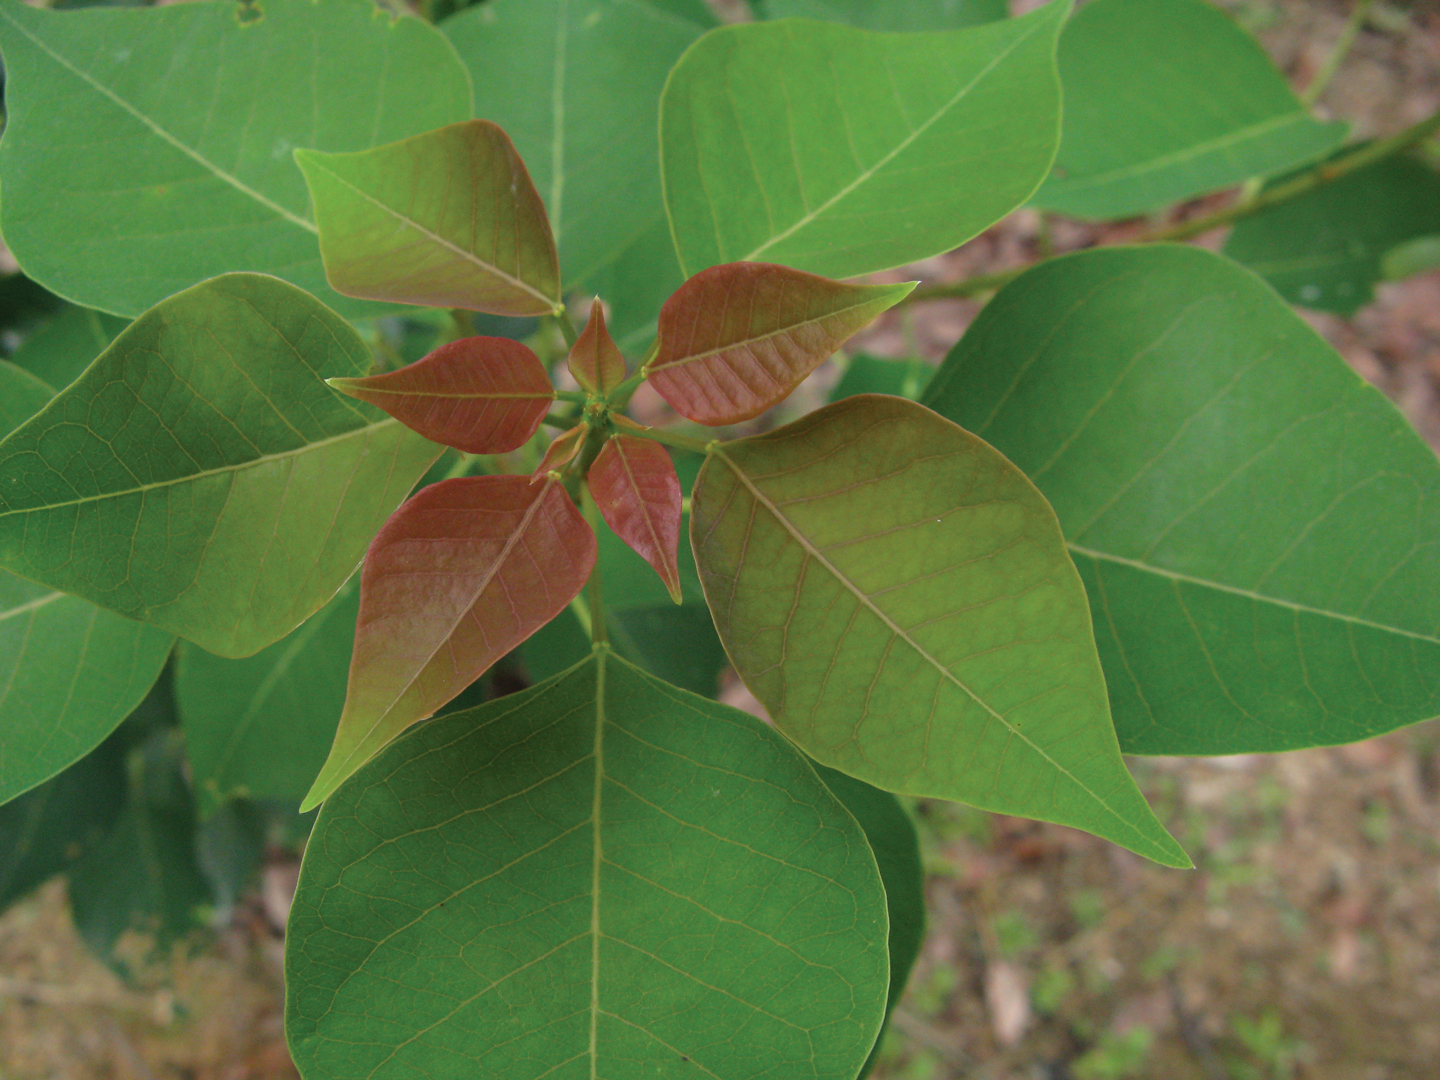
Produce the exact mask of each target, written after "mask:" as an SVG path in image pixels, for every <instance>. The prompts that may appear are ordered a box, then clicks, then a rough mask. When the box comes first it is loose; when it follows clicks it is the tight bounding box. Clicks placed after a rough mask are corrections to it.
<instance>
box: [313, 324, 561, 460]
mask: <svg viewBox="0 0 1440 1080" xmlns="http://www.w3.org/2000/svg"><path fill="white" fill-rule="evenodd" d="M325 381H326V382H328V383H329V384H330V385H331V386H333V387H334V388H335V389H336V390H339V391H340V392H341V393H342V394H349V395H350V396H351V397H354V398H359V399H360V400H361V401H368V402H369V403H370V404H371V405H377V406H379V407H380V408H382V409H384V410H385V411H386V412H388V413H389V414H390V415H391V416H393V417H395V419H396V420H399V421H400V422H401V423H402V424H404V425H405V426H406V427H408V428H411V429H413V430H414V431H418V432H419V433H420V434H421V435H424V436H425V437H426V438H427V439H432V440H434V441H435V442H438V443H444V444H445V445H446V446H453V447H455V449H457V450H463V451H465V452H466V453H467V454H503V453H506V452H508V451H510V450H514V449H516V448H517V447H520V446H524V445H525V443H526V442H527V441H528V440H529V438H530V436H532V435H534V434H535V432H536V431H537V430H538V429H539V427H540V421H541V420H543V419H544V417H545V412H546V410H547V409H549V408H550V403H551V402H552V401H554V400H555V390H554V388H553V387H552V386H551V385H550V377H549V376H548V375H546V374H545V365H544V364H542V363H540V358H539V357H538V356H536V355H535V354H534V353H533V352H531V351H530V350H529V349H528V348H526V347H525V346H524V345H522V344H520V342H518V341H511V340H510V339H509V338H500V337H468V338H461V339H460V340H458V341H452V342H450V343H449V344H448V345H441V346H440V348H438V349H436V350H435V351H434V352H432V353H431V354H430V355H429V356H427V357H425V358H424V359H423V360H417V361H416V362H415V363H413V364H411V365H409V366H408V367H403V368H401V369H400V370H399V371H390V372H386V373H385V374H384V375H371V376H370V377H368V378H364V379H326V380H325Z"/></svg>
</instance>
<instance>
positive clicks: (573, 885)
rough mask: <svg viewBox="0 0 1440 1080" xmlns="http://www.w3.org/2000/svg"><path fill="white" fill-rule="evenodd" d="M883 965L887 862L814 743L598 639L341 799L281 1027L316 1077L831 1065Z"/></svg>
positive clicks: (506, 1078)
mask: <svg viewBox="0 0 1440 1080" xmlns="http://www.w3.org/2000/svg"><path fill="white" fill-rule="evenodd" d="M886 973H887V957H886V915H885V895H884V891H883V888H882V886H881V882H880V878H879V874H878V872H877V870H876V866H875V860H874V857H873V856H872V855H871V853H870V849H869V847H868V845H867V843H866V841H865V837H864V834H863V833H862V831H861V830H860V828H859V826H858V825H857V824H856V823H855V820H854V818H852V817H851V816H850V815H849V814H848V813H846V812H845V811H844V810H843V809H842V808H841V806H840V804H839V803H837V802H836V801H835V799H834V797H833V796H831V795H830V793H829V791H828V790H827V789H826V788H825V787H824V785H823V784H821V783H820V781H819V780H818V778H816V776H815V774H814V772H813V770H811V769H810V767H809V766H808V765H807V764H806V763H805V761H804V759H803V757H802V756H801V755H800V754H799V753H797V752H796V751H795V750H794V749H793V748H792V747H791V746H789V744H788V743H786V742H785V741H784V740H783V739H781V738H780V737H779V736H778V735H777V734H776V733H775V732H773V731H772V730H770V729H769V728H767V727H766V726H765V725H763V724H761V723H760V722H758V721H756V720H754V719H753V718H751V717H748V716H745V715H744V714H741V713H738V712H736V711H735V710H733V709H728V708H726V707H725V706H722V705H718V704H716V703H715V702H711V701H705V700H704V699H702V698H697V697H694V696H693V695H690V694H686V693H684V692H683V691H680V690H676V689H675V688H673V687H667V686H666V685H665V684H664V683H661V682H659V681H658V680H655V679H653V678H651V677H650V676H647V675H644V674H643V673H641V672H640V671H639V670H638V669H636V668H633V667H631V666H630V665H628V664H626V663H625V662H624V661H622V660H619V659H617V658H614V657H611V656H607V655H605V654H603V653H602V654H597V656H595V657H593V658H591V659H587V660H586V661H584V662H582V664H581V665H579V666H577V667H575V668H572V669H571V670H570V671H568V672H566V673H564V674H562V675H559V676H556V677H555V678H553V679H551V680H549V681H548V682H545V683H542V684H541V685H539V686H537V687H534V688H532V689H530V690H527V691H524V692H522V693H520V694H516V695H512V696H510V697H507V698H503V699H501V700H500V701H497V702H493V703H491V704H488V705H485V706H482V707H480V708H479V709H474V710H470V711H468V712H463V713H455V714H452V715H450V716H446V717H442V718H440V719H439V720H436V721H433V722H431V723H429V724H426V725H423V726H421V727H418V728H416V729H414V730H413V731H412V732H411V733H410V734H408V735H406V736H404V737H402V738H401V739H399V740H397V741H396V742H395V743H393V744H392V745H391V746H390V747H388V748H387V749H386V750H385V751H384V752H383V753H382V754H381V755H379V756H378V757H376V758H375V760H374V761H372V762H371V763H369V764H368V765H366V766H365V768H364V769H362V770H361V771H360V772H358V773H357V774H356V775H355V776H354V777H353V778H352V779H351V780H350V781H348V782H347V783H346V784H345V785H344V786H343V787H341V788H340V789H339V790H338V791H337V792H336V793H335V794H334V795H333V796H332V797H331V798H330V799H329V800H327V802H326V803H325V807H324V809H323V810H322V811H321V814H320V819H319V821H318V822H317V824H316V829H315V833H314V835H313V837H312V840H311V843H310V845H309V846H308V848H307V853H306V861H305V866H304V869H303V870H302V873H301V879H300V888H299V891H298V893H297V894H296V899H295V907H294V909H293V910H292V913H291V917H290V926H289V932H288V934H287V938H286V989H287V1002H286V1021H287V1031H288V1034H289V1039H290V1047H291V1052H292V1054H293V1055H294V1057H295V1060H296V1063H297V1064H298V1065H299V1067H300V1068H301V1070H302V1071H303V1072H304V1074H305V1075H306V1076H307V1077H308V1078H310V1080H321V1078H340V1077H370V1078H373V1080H385V1078H399V1077H414V1076H420V1075H425V1076H431V1077H440V1076H465V1077H474V1078H491V1077H493V1078H496V1080H502V1078H503V1080H538V1078H540V1077H558V1078H561V1080H566V1078H575V1080H581V1078H592V1077H597V1076H608V1077H628V1076H642V1075H645V1076H654V1075H660V1076H667V1075H676V1074H678V1075H694V1076H699V1077H712V1078H721V1080H741V1078H752V1077H753V1078H759V1077H766V1078H774V1080H782V1078H786V1080H788V1078H792V1077H794V1078H800V1077H805V1078H814V1080H821V1078H824V1080H831V1078H833V1077H840V1076H853V1075H855V1073H856V1071H857V1070H858V1069H859V1067H860V1065H861V1063H862V1062H863V1061H864V1059H865V1056H866V1054H867V1053H868V1052H869V1049H870V1047H871V1045H872V1044H873V1042H874V1039H875V1035H876V1032H877V1030H878V1028H879V1024H880V1019H881V1015H882V1012H883V1009H884V1000H885V988H886V984H887V979H886Z"/></svg>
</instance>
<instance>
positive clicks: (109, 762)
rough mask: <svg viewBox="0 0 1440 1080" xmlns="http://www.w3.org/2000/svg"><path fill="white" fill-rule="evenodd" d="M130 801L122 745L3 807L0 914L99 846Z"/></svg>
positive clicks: (101, 749)
mask: <svg viewBox="0 0 1440 1080" xmlns="http://www.w3.org/2000/svg"><path fill="white" fill-rule="evenodd" d="M124 802H125V754H124V745H123V740H121V739H111V740H109V741H107V742H104V743H102V744H101V745H100V746H98V747H96V748H95V750H93V751H92V752H91V753H89V754H87V755H85V757H83V758H81V759H80V760H79V761H77V762H76V763H75V764H74V765H72V766H70V768H68V769H66V770H65V771H64V772H62V773H61V774H60V775H59V776H57V777H55V778H54V779H52V780H50V781H48V782H47V783H45V784H42V785H41V786H40V787H37V788H35V789H34V790H33V791H27V792H26V793H25V794H24V795H21V796H20V797H19V798H18V799H15V800H13V801H11V802H8V803H6V804H5V805H3V806H0V911H4V910H5V909H6V908H7V907H9V906H10V905H11V904H13V903H14V902H15V901H16V900H18V899H20V898H21V897H22V896H24V895H25V894H26V893H28V892H30V891H31V890H32V889H34V888H35V887H36V886H38V885H40V884H42V883H43V882H45V881H46V880H47V879H48V878H50V877H51V875H53V874H57V873H59V872H60V871H61V870H63V869H65V867H67V866H69V865H70V864H71V863H73V862H74V861H75V860H76V859H78V858H80V857H81V856H82V855H84V854H85V853H86V852H88V851H90V850H91V849H92V848H94V847H95V846H96V844H98V843H99V842H100V841H101V840H102V839H103V838H104V837H105V834H106V833H107V832H108V831H109V830H110V828H111V826H113V825H114V824H115V819H116V818H117V817H119V815H120V808H121V806H122V805H123V804H124Z"/></svg>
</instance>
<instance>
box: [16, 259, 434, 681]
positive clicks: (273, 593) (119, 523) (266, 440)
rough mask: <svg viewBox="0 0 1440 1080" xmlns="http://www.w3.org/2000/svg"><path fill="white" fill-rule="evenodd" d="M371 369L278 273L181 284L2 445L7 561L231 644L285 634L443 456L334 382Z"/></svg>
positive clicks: (222, 648) (248, 646) (154, 620)
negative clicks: (331, 382) (329, 379)
mask: <svg viewBox="0 0 1440 1080" xmlns="http://www.w3.org/2000/svg"><path fill="white" fill-rule="evenodd" d="M369 365H370V357H369V354H368V351H367V350H366V349H365V346H364V343H363V342H362V341H361V340H360V338H359V336H358V335H357V334H356V333H355V331H354V330H353V329H351V328H350V326H349V325H348V324H346V323H345V322H344V321H342V320H341V319H340V318H339V317H338V316H337V315H335V314H334V313H333V312H332V311H330V310H329V309H327V308H325V307H324V306H323V305H321V304H320V303H318V302H317V301H316V300H315V299H314V298H313V297H310V296H307V295H306V294H304V293H302V292H301V291H300V290H298V289H296V288H295V287H294V286H292V285H287V284H286V283H284V282H282V281H280V280H279V279H277V278H270V277H265V276H262V275H256V274H231V275H226V276H224V277H221V278H216V279H214V280H212V281H209V282H206V283H204V284H201V285H197V286H195V287H194V288H192V289H189V290H187V291H185V292H183V293H181V294H179V295H178V296H175V297H172V298H171V299H169V300H167V301H165V302H164V303H162V304H160V305H158V306H157V307H155V308H153V309H151V311H150V312H148V313H147V314H146V315H144V316H142V317H141V318H140V319H138V320H137V321H136V322H135V323H134V324H132V325H131V326H130V327H129V328H128V329H127V330H126V331H125V332H124V333H122V334H121V335H120V337H119V338H117V339H116V341H115V343H114V344H113V345H112V346H111V347H110V348H109V349H108V350H107V351H106V352H105V353H104V354H103V355H102V356H101V357H100V358H99V359H98V360H97V361H96V362H95V364H93V365H92V366H91V367H90V368H89V369H88V370H87V371H86V372H85V374H84V375H82V376H81V377H80V378H79V379H78V380H77V381H76V382H75V383H73V384H72V385H71V386H70V387H69V388H68V389H67V390H65V391H64V392H63V393H61V394H60V395H59V396H58V397H56V398H55V400H54V401H53V402H52V403H51V404H50V405H49V406H47V407H46V408H45V410H44V411H43V412H41V413H40V414H39V415H38V416H36V417H34V418H33V419H32V420H30V421H29V422H27V423H26V424H25V425H24V426H22V427H21V428H20V429H18V430H17V431H15V432H14V433H12V434H11V435H10V436H9V437H8V438H7V439H5V440H4V441H3V442H0V565H3V566H4V567H5V568H7V569H9V570H12V571H14V572H15V573H18V574H22V575H24V576H25V577H27V578H30V579H32V580H34V581H36V582H40V583H43V584H45V585H48V586H49V587H51V588H52V589H59V590H64V591H66V592H71V593H75V594H77V595H80V596H83V597H85V598H86V599H88V600H91V601H93V602H94V603H97V604H100V605H101V606H102V607H106V608H109V609H111V610H112V611H116V612H119V613H120V614H122V615H127V616H129V617H131V618H137V619H141V620H143V621H145V622H148V623H151V624H153V625H155V626H158V627H160V628H162V629H165V630H169V631H171V632H173V633H177V634H180V635H181V636H182V637H187V638H189V639H190V640H191V641H194V642H196V643H197V644H199V645H202V646H203V647H205V648H207V649H209V650H210V651H211V652H216V653H220V654H222V655H231V656H244V655H248V654H249V653H253V652H255V651H257V650H259V649H261V648H263V647H264V646H266V645H269V644H270V643H271V642H273V641H276V640H278V639H279V638H281V637H284V636H285V635H286V634H288V633H289V632H290V631H291V630H293V629H294V628H295V627H296V626H297V625H298V624H299V623H301V622H303V621H304V620H305V619H306V618H307V617H308V616H309V615H310V614H311V613H312V612H314V611H315V610H316V609H318V608H319V607H320V606H321V605H323V604H324V603H325V602H326V601H327V600H329V599H330V597H331V596H333V595H334V593H335V590H336V589H338V588H339V586H340V584H341V583H342V582H343V581H345V579H346V578H348V577H349V576H350V574H351V573H352V572H353V571H354V569H355V567H356V565H357V564H358V563H359V561H360V558H361V556H362V554H363V553H364V550H365V546H366V544H368V542H369V540H370V538H371V537H372V536H373V535H374V533H375V531H376V530H377V529H378V528H379V527H380V525H381V524H382V523H383V522H384V520H385V518H386V517H387V516H388V515H389V513H390V511H392V510H393V509H394V508H395V507H396V505H398V504H399V502H400V500H401V499H403V498H404V496H405V494H406V493H407V492H408V491H409V489H410V487H411V485H412V484H413V483H414V482H415V480H416V479H418V478H419V476H420V475H421V474H422V473H423V472H424V471H425V468H426V467H427V466H428V465H429V464H430V462H431V461H433V460H434V459H435V457H436V456H438V454H439V452H440V447H438V446H436V445H435V444H433V443H430V442H427V441H426V440H424V439H421V438H420V437H419V436H417V435H414V434H412V433H411V432H409V431H408V430H407V429H405V428H404V427H402V426H401V425H400V424H399V423H397V422H396V421H393V420H389V419H387V418H385V417H384V415H383V414H382V413H380V412H379V411H378V410H375V409H371V408H369V407H368V406H365V405H362V404H361V403H359V402H355V401H351V400H350V399H348V398H345V397H343V396H341V395H339V394H337V393H335V392H334V391H332V390H331V389H330V388H329V387H327V386H326V385H325V384H324V382H323V381H322V377H323V376H327V375H341V376H345V375H359V374H362V373H364V372H365V371H366V369H367V368H368V367H369Z"/></svg>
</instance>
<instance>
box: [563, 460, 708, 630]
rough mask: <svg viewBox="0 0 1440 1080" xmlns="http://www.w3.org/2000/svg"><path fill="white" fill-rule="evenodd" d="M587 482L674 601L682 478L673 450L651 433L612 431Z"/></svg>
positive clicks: (611, 521)
mask: <svg viewBox="0 0 1440 1080" xmlns="http://www.w3.org/2000/svg"><path fill="white" fill-rule="evenodd" d="M586 483H588V484H589V485H590V494H591V495H593V496H594V497H595V505H596V506H598V507H599V508H600V513H601V515H602V516H604V518H605V522H606V524H608V525H609V526H610V528H612V529H614V530H615V533H616V535H617V536H619V537H620V539H622V540H624V541H625V542H626V543H627V544H629V545H630V546H631V548H633V549H634V550H635V552H636V554H638V555H639V556H640V557H641V558H643V559H644V560H645V561H646V562H648V563H649V564H650V565H651V566H653V567H654V568H655V572H656V573H657V574H659V575H660V580H661V581H663V582H665V588H666V589H667V590H668V591H669V593H670V599H672V600H674V601H675V603H677V604H679V603H683V602H684V598H683V597H682V596H681V594H680V566H679V562H678V555H677V552H678V550H679V547H680V504H681V501H682V496H681V494H680V478H679V477H678V476H676V475H675V464H674V462H672V461H671V460H670V452H669V451H668V450H666V449H665V447H663V446H661V445H660V444H659V443H658V442H655V441H653V440H651V439H638V438H636V437H635V436H633V435H612V436H611V437H610V438H609V439H607V440H606V442H605V445H604V446H603V447H602V448H601V450H600V453H599V455H598V456H597V457H596V458H595V461H594V462H593V463H592V464H591V466H590V472H589V475H588V476H587V477H586Z"/></svg>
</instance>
